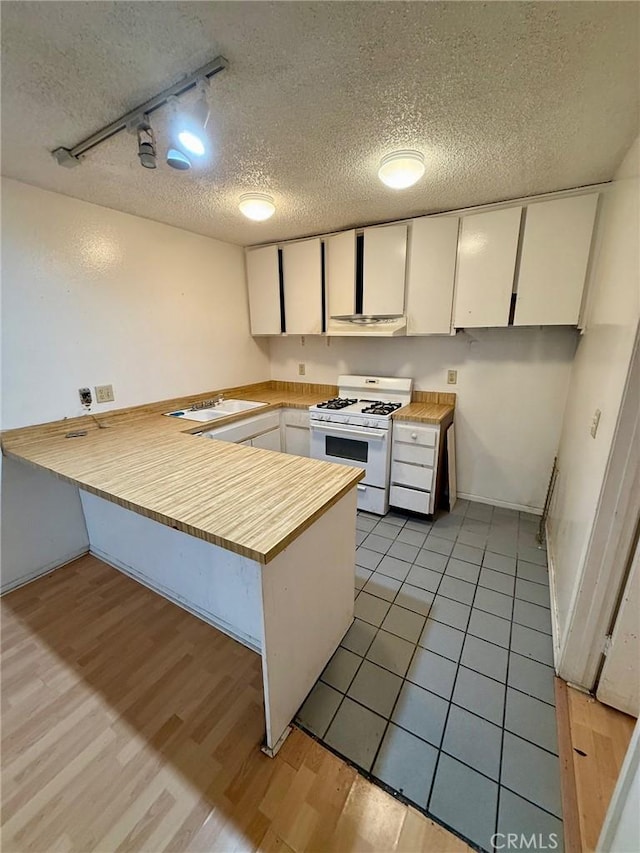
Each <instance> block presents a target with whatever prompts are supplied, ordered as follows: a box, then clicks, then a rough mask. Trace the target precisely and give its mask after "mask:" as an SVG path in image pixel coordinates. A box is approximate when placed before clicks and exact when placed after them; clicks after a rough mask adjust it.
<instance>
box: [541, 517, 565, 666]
mask: <svg viewBox="0 0 640 853" xmlns="http://www.w3.org/2000/svg"><path fill="white" fill-rule="evenodd" d="M544 540H545V543H546V550H547V569H548V572H549V595H550V597H551V601H550V605H551V636H552V638H553V664H554V669H555V671H556V675H560V654H561V648H560V626H559V620H558V605H557V596H556V570H555V564H554V561H553V553H552V551H551V547H550V546H549V520H548V519H547V521H546V522H545V526H544ZM561 677H562V676H561Z"/></svg>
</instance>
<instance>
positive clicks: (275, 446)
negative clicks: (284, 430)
mask: <svg viewBox="0 0 640 853" xmlns="http://www.w3.org/2000/svg"><path fill="white" fill-rule="evenodd" d="M251 444H252V445H253V446H254V447H261V448H262V449H263V450H280V427H278V428H277V429H271V430H269V432H263V433H262V435H257V436H256V437H255V438H252V439H251Z"/></svg>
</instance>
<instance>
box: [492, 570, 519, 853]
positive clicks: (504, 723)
mask: <svg viewBox="0 0 640 853" xmlns="http://www.w3.org/2000/svg"><path fill="white" fill-rule="evenodd" d="M517 577H518V562H517V560H516V574H515V579H514V595H513V600H512V602H511V622H510V625H509V648H508V650H507V672H506V675H505V681H504V706H503V708H502V733H501V735H500V764H499V765H498V802H497V808H496V821H495V824H494V832H495V833H496V834H497V832H498V825H499V822H500V809H501V807H502V796H501V787H502V761H503V757H504V735H505V732H506V730H507V696H508V689H509V688H508V685H509V665H510V663H511V637H512V635H513V613H514V611H515V607H516V597H515V585H516V580H517ZM494 849H495V845H494Z"/></svg>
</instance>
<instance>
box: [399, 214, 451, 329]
mask: <svg viewBox="0 0 640 853" xmlns="http://www.w3.org/2000/svg"><path fill="white" fill-rule="evenodd" d="M458 225H459V219H458V217H457V216H436V217H433V216H423V217H421V218H420V219H414V220H413V223H412V225H411V239H410V241H409V258H408V265H407V334H409V335H448V334H449V333H450V332H451V314H452V310H453V287H454V283H455V273H456V250H457V246H458Z"/></svg>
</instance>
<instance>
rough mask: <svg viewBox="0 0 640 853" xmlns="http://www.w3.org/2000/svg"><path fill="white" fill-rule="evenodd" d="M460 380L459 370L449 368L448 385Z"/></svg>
mask: <svg viewBox="0 0 640 853" xmlns="http://www.w3.org/2000/svg"><path fill="white" fill-rule="evenodd" d="M457 381H458V371H457V370H447V385H455V384H456V382H457Z"/></svg>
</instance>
